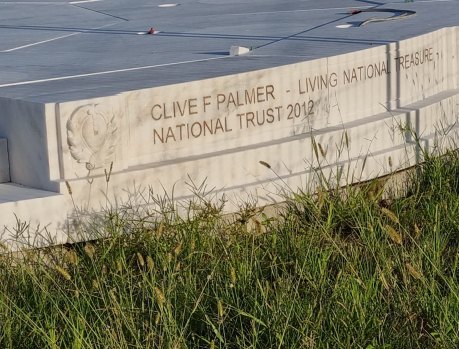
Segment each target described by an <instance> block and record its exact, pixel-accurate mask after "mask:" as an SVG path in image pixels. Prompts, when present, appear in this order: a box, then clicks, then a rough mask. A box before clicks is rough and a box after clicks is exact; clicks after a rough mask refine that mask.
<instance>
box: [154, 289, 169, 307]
mask: <svg viewBox="0 0 459 349" xmlns="http://www.w3.org/2000/svg"><path fill="white" fill-rule="evenodd" d="M153 291H154V293H155V297H156V301H157V302H158V304H159V306H161V307H162V306H163V305H164V303H165V302H166V297H164V293H163V291H161V289H160V288H159V287H156V286H155V287H154V289H153Z"/></svg>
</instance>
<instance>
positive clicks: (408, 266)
mask: <svg viewBox="0 0 459 349" xmlns="http://www.w3.org/2000/svg"><path fill="white" fill-rule="evenodd" d="M405 267H406V269H407V270H408V273H410V275H411V276H412V277H414V278H415V279H418V280H419V279H421V278H422V276H423V275H422V273H421V272H419V271H417V270H416V268H415V267H413V266H412V265H411V264H410V263H408V262H407V263H405Z"/></svg>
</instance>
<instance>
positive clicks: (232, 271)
mask: <svg viewBox="0 0 459 349" xmlns="http://www.w3.org/2000/svg"><path fill="white" fill-rule="evenodd" d="M230 280H231V283H232V284H233V285H236V281H237V278H236V270H235V269H234V268H233V267H231V268H230Z"/></svg>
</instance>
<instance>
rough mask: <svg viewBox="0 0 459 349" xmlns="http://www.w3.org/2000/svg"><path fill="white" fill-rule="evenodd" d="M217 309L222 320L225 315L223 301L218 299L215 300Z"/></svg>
mask: <svg viewBox="0 0 459 349" xmlns="http://www.w3.org/2000/svg"><path fill="white" fill-rule="evenodd" d="M217 311H218V317H219V319H220V320H222V319H223V316H224V315H225V310H224V309H223V302H222V301H221V300H220V299H219V300H218V301H217Z"/></svg>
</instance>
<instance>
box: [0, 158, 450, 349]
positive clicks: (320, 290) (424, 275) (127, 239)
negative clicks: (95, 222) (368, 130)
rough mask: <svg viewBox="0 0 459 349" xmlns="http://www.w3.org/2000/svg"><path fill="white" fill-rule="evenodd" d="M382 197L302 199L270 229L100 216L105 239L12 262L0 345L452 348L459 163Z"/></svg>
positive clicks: (254, 224) (244, 215)
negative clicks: (403, 192)
mask: <svg viewBox="0 0 459 349" xmlns="http://www.w3.org/2000/svg"><path fill="white" fill-rule="evenodd" d="M413 173H414V172H413ZM378 188H379V187H378V186H377V185H373V183H369V184H366V185H362V186H359V187H350V188H346V189H344V190H343V191H338V190H331V191H330V190H320V191H319V192H318V194H317V195H314V196H311V195H308V194H300V195H298V194H296V195H293V197H292V198H291V199H289V200H288V201H287V205H286V208H285V210H284V212H283V213H282V215H281V217H280V218H279V219H272V218H270V219H268V218H267V217H263V216H260V215H256V210H251V209H245V210H242V211H241V212H240V213H239V214H238V215H236V217H235V218H234V219H228V217H223V216H222V215H221V213H220V212H221V209H220V208H218V207H214V206H212V205H209V204H207V205H206V204H203V205H202V206H199V207H193V208H192V212H191V213H192V214H190V215H189V216H188V218H180V217H178V216H177V217H175V218H174V219H170V212H168V214H167V216H165V217H164V219H159V220H155V221H154V222H152V221H151V216H145V217H133V216H131V215H129V214H125V213H123V212H122V211H118V212H109V213H107V215H106V217H105V221H104V223H103V224H101V225H100V226H98V229H99V230H101V231H102V230H103V231H105V232H108V233H109V234H110V235H111V237H110V238H108V239H102V240H99V241H96V242H88V243H80V244H76V245H74V246H65V247H62V248H52V249H49V250H44V251H40V252H37V251H35V252H28V253H26V255H25V257H24V258H23V259H21V260H17V259H15V258H14V257H13V256H9V255H5V256H3V257H1V259H0V278H1V279H0V280H1V283H0V323H1V327H0V347H1V348H75V349H76V348H367V349H369V348H457V347H459V282H458V263H459V253H458V252H459V249H458V243H459V155H458V153H457V152H451V153H448V154H447V155H445V156H443V157H438V158H427V160H426V162H425V163H424V164H423V165H421V166H419V168H418V170H417V171H416V173H415V174H413V178H412V179H411V181H410V183H409V184H408V187H407V192H406V195H404V196H403V197H401V198H395V199H382V196H381V194H382V193H381V191H380V190H378ZM134 218H135V219H134ZM249 223H250V224H249Z"/></svg>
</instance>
